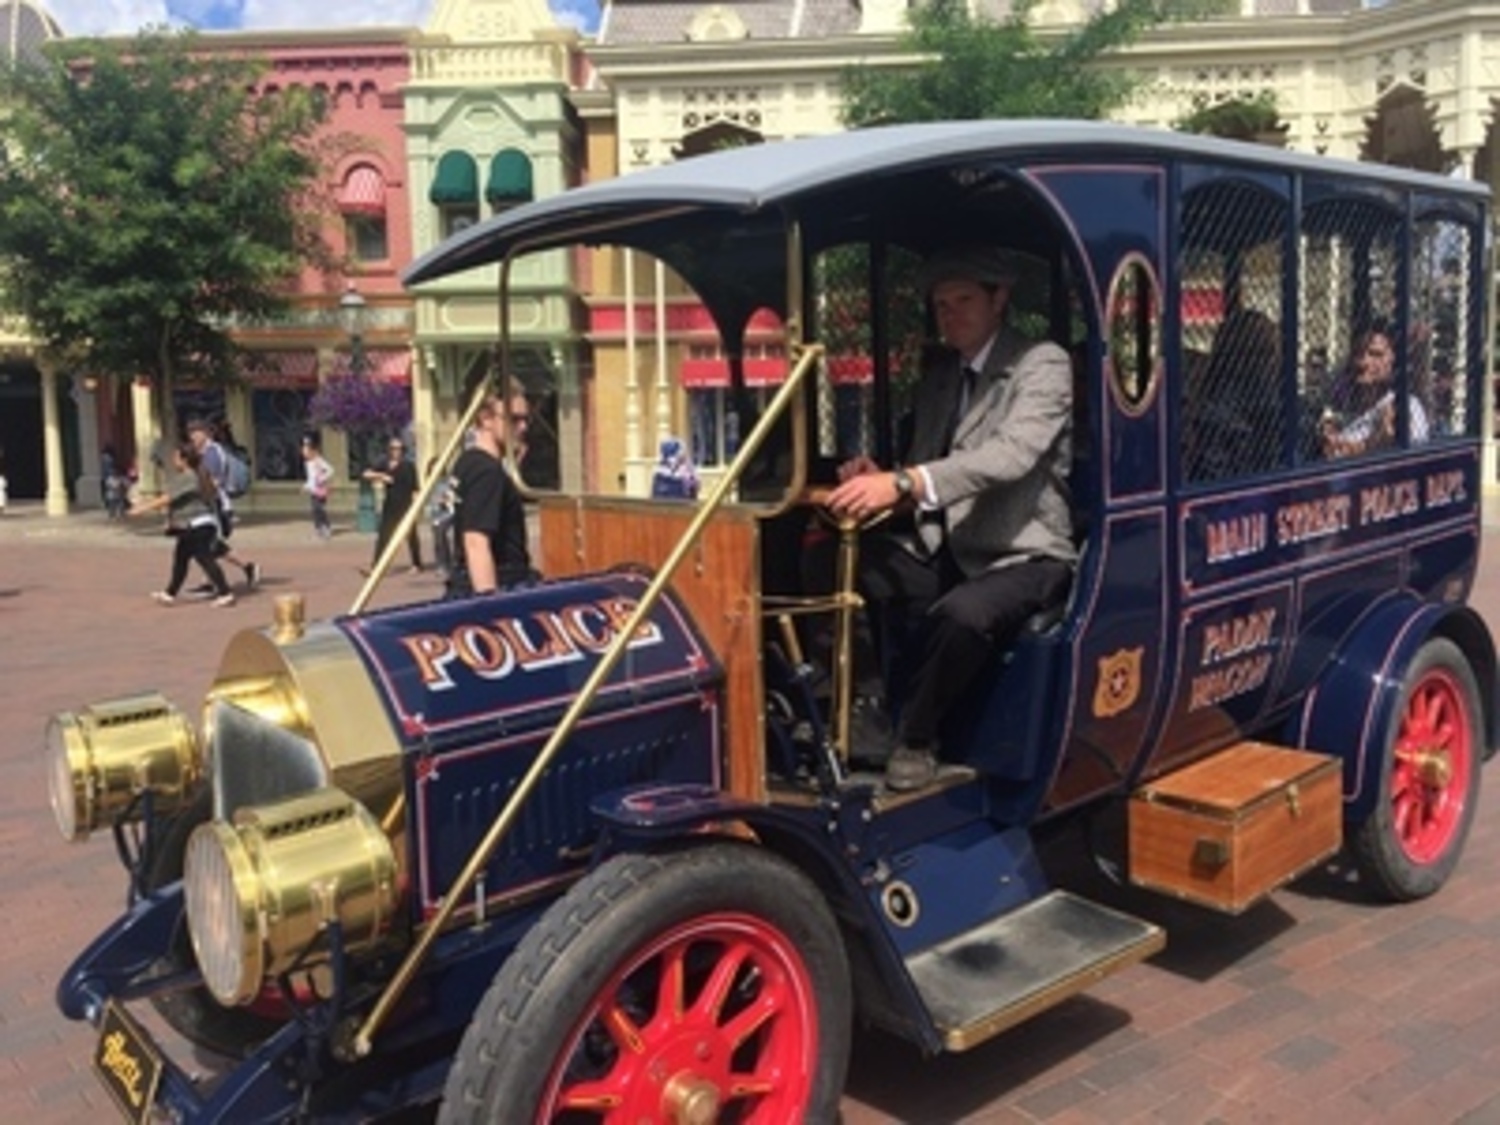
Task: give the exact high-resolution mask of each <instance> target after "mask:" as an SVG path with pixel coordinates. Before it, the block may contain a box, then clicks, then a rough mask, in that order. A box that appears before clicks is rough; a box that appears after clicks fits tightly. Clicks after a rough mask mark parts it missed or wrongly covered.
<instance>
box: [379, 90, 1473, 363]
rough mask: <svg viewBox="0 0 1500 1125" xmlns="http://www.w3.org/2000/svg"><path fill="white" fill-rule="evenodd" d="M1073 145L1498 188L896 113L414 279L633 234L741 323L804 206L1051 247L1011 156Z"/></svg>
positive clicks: (532, 228) (583, 209) (1147, 139)
mask: <svg viewBox="0 0 1500 1125" xmlns="http://www.w3.org/2000/svg"><path fill="white" fill-rule="evenodd" d="M1070 158H1071V159H1080V158H1086V159H1088V160H1089V161H1091V162H1093V161H1099V160H1135V161H1141V160H1153V159H1154V160H1162V159H1174V158H1175V159H1187V160H1192V159H1194V158H1197V159H1204V160H1215V161H1219V162H1226V161H1227V162H1233V163H1236V164H1239V165H1242V166H1244V167H1245V168H1246V169H1247V170H1250V171H1277V172H1283V173H1284V172H1286V171H1288V170H1300V171H1303V172H1307V173H1314V174H1319V175H1323V176H1329V175H1338V174H1340V173H1343V174H1348V175H1353V176H1357V177H1359V178H1360V179H1361V180H1362V181H1364V182H1366V183H1369V182H1371V181H1375V182H1377V183H1380V184H1383V185H1385V186H1387V187H1390V188H1397V189H1402V188H1404V189H1408V190H1410V189H1424V188H1425V189H1428V190H1434V189H1440V190H1441V191H1442V192H1443V193H1444V194H1445V195H1448V196H1449V197H1450V198H1451V197H1452V196H1453V194H1454V193H1458V194H1460V195H1467V196H1471V197H1473V199H1474V200H1476V201H1479V200H1483V199H1485V198H1487V197H1488V188H1487V187H1485V186H1484V185H1482V184H1478V183H1465V182H1460V181H1454V180H1451V179H1445V178H1441V177H1437V176H1433V175H1429V174H1425V173H1419V172H1412V171H1408V170H1405V169H1398V168H1392V167H1388V166H1385V165H1375V164H1365V163H1355V162H1352V161H1343V160H1335V159H1331V158H1327V157H1316V156H1309V155H1304V154H1298V153H1294V152H1287V151H1284V150H1279V149H1270V148H1266V147H1264V146H1260V145H1253V144H1243V143H1238V142H1228V141H1221V140H1217V139H1213V138H1205V137H1199V136H1194V135H1190V134H1184V133H1175V132H1170V131H1167V130H1160V129H1146V128H1139V127H1135V126H1126V125H1117V124H1109V123H1100V122H1092V121H1057V120H1026V121H961V122H939V123H927V124H917V125H890V126H879V127H874V128H869V129H861V130H855V131H850V132H844V133H832V134H827V135H823V136H817V137H809V138H804V139H800V140H792V141H779V142H773V143H767V144H758V145H747V146H745V147H741V148H735V149H727V150H721V151H718V152H714V153H709V154H706V155H702V156H694V157H690V158H687V159H684V160H680V161H677V162H675V163H672V164H665V165H660V166H658V167H654V168H648V169H644V170H641V171H637V172H631V173H628V174H626V175H622V176H619V177H617V178H614V179H610V180H602V181H599V182H597V183H593V184H588V185H585V186H583V187H579V188H575V189H573V190H571V191H566V192H562V193H559V194H557V195H554V196H550V197H548V198H545V199H540V200H537V201H535V202H533V203H530V204H527V205H525V206H522V207H518V208H515V209H513V210H510V211H506V212H504V213H503V214H500V215H496V216H494V217H492V218H490V219H488V220H486V221H484V222H482V223H478V224H476V225H474V226H472V227H470V228H468V229H467V230H464V231H462V232H460V233H459V234H457V235H455V236H453V237H452V238H450V239H448V240H447V241H445V242H443V243H442V244H441V245H439V246H437V247H435V248H434V249H432V250H430V251H428V252H427V253H426V254H424V255H423V256H422V257H420V258H418V259H417V260H416V261H415V262H413V263H412V264H411V266H409V267H408V268H407V269H406V271H405V272H404V273H403V275H402V280H403V281H404V282H405V283H406V284H407V285H418V284H421V283H422V282H425V281H432V280H435V279H437V278H441V277H446V276H448V275H450V274H454V273H459V272H462V271H464V270H469V269H474V268H477V267H480V266H485V265H490V264H493V263H495V262H498V261H501V260H503V259H505V258H507V257H509V256H510V255H513V254H527V253H532V252H536V251H540V250H547V249H555V248H558V247H562V246H567V245H573V244H582V245H606V244H610V245H618V246H625V247H631V248H634V249H636V250H640V251H644V252H646V253H649V254H652V255H654V256H655V257H657V258H659V259H661V260H662V261H663V262H665V263H666V264H667V265H668V266H670V267H671V268H672V269H673V270H674V271H676V272H677V273H678V274H679V275H680V276H681V277H683V278H684V279H685V280H686V281H687V283H688V284H689V285H691V286H692V287H693V288H694V289H695V290H696V291H697V293H698V294H699V296H700V298H701V299H702V300H703V301H704V302H705V303H706V304H707V305H708V306H709V307H710V308H711V309H712V311H713V313H714V316H715V318H716V320H718V322H719V323H720V325H721V327H722V328H724V329H725V330H726V331H727V332H729V333H733V332H734V331H735V327H734V326H735V325H736V324H738V323H740V322H743V320H745V319H746V318H748V317H749V316H750V314H751V313H753V312H754V311H755V310H756V309H758V308H771V309H773V310H775V311H777V312H779V313H783V314H784V313H785V311H786V310H785V309H783V308H781V304H782V302H783V300H784V290H785V285H784V282H785V278H786V265H785V252H786V240H785V237H784V232H785V229H786V225H787V223H788V222H789V221H791V220H794V219H795V220H796V221H798V222H800V223H801V225H802V233H803V240H804V246H805V248H806V250H807V251H808V252H809V253H817V252H818V251H820V250H822V249H824V248H826V247H829V246H834V245H838V244H840V243H844V242H871V243H873V242H884V243H887V244H890V245H898V246H904V247H906V248H908V249H911V250H913V251H915V252H917V253H923V252H925V251H927V250H929V249H931V248H932V247H934V246H936V245H940V244H943V243H948V242H952V241H954V240H955V239H970V238H973V239H984V240H987V241H993V242H996V243H998V244H1001V245H1006V246H1009V247H1011V248H1013V249H1017V250H1023V251H1030V252H1032V253H1036V254H1040V255H1042V256H1045V254H1046V251H1047V250H1048V249H1049V247H1050V246H1052V245H1054V243H1055V232H1056V221H1055V216H1053V215H1051V214H1050V213H1049V212H1048V211H1047V210H1046V209H1045V208H1046V204H1045V203H1044V201H1043V200H1042V199H1041V198H1040V197H1039V195H1038V194H1037V193H1035V192H1032V191H1029V190H1018V189H1021V188H1022V185H1021V181H1020V180H1019V179H1018V177H1017V176H1016V174H1015V172H1014V171H1013V169H1016V168H1019V167H1022V166H1024V165H1026V164H1029V163H1038V162H1046V161H1057V160H1062V159H1070ZM1000 193H1005V197H1004V198H1003V199H1002V198H1001V195H1000ZM997 215H1001V216H1003V226H997Z"/></svg>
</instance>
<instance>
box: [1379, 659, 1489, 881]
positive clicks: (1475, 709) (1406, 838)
mask: <svg viewBox="0 0 1500 1125" xmlns="http://www.w3.org/2000/svg"><path fill="white" fill-rule="evenodd" d="M1481 730H1482V722H1481V704H1480V698H1479V687H1478V684H1477V682H1476V681H1475V678H1474V672H1473V670H1472V669H1471V668H1470V667H1469V662H1468V661H1467V660H1466V659H1465V658H1464V654H1463V652H1462V651H1460V649H1459V648H1458V646H1457V645H1455V644H1454V643H1453V642H1452V641H1449V640H1446V639H1444V638H1436V639H1434V640H1431V641H1428V642H1427V644H1425V645H1424V646H1423V647H1422V649H1421V650H1420V651H1419V652H1418V653H1417V658H1416V659H1415V660H1414V661H1413V662H1412V666H1411V669H1410V671H1409V673H1408V675H1407V680H1406V687H1405V689H1404V690H1403V692H1402V695H1401V700H1400V703H1399V705H1398V707H1397V708H1396V712H1395V720H1394V729H1393V730H1391V731H1390V732H1389V734H1388V735H1387V744H1386V753H1385V760H1384V762H1383V763H1382V771H1381V779H1380V797H1379V800H1378V802H1377V804H1376V806H1375V809H1374V811H1373V812H1372V813H1371V814H1370V816H1369V817H1368V818H1367V819H1366V820H1365V821H1364V822H1363V823H1362V824H1360V825H1358V826H1357V828H1356V830H1355V834H1354V849H1355V855H1356V857H1357V859H1358V861H1359V866H1360V870H1361V872H1362V874H1363V875H1364V877H1365V879H1366V881H1367V882H1369V883H1370V884H1371V885H1372V886H1373V887H1374V888H1375V889H1376V890H1378V891H1380V892H1381V893H1383V894H1385V895H1386V896H1387V897H1389V898H1391V899H1393V900H1395V901H1398V902H1405V901H1409V900H1411V899H1418V898H1425V897H1426V896H1427V895H1430V894H1432V893H1433V892H1434V891H1436V890H1437V889H1438V888H1439V887H1441V886H1442V885H1443V884H1444V883H1445V882H1447V881H1448V877H1449V876H1450V875H1452V874H1453V870H1454V868H1455V867H1456V866H1457V864H1458V859H1459V856H1460V854H1462V852H1463V847H1464V841H1465V839H1466V838H1467V837H1468V834H1469V825H1470V824H1471V823H1472V822H1473V819H1474V810H1475V808H1476V807H1477V805H1478V799H1479V753H1480V747H1481V746H1482V745H1483V741H1484V740H1483V738H1482V737H1481Z"/></svg>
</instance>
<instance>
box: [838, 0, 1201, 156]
mask: <svg viewBox="0 0 1500 1125" xmlns="http://www.w3.org/2000/svg"><path fill="white" fill-rule="evenodd" d="M1036 4H1037V0H1016V3H1015V5H1014V6H1013V7H1012V8H1011V11H1010V14H1009V15H1008V16H1007V17H1006V18H1005V19H1004V20H1002V21H1000V22H996V21H994V20H990V19H987V18H985V17H983V16H976V15H973V14H971V13H970V10H969V5H968V4H967V3H966V0H928V2H926V3H923V4H921V5H919V6H917V7H913V8H911V9H909V20H910V25H909V28H908V30H907V31H906V32H905V33H904V34H903V36H902V37H901V41H900V45H901V47H902V48H903V49H904V51H905V52H906V53H908V54H909V55H915V56H916V57H917V61H916V62H915V64H912V65H905V66H891V65H883V66H878V67H877V66H872V65H870V64H861V65H857V66H854V67H851V68H849V69H848V70H846V71H845V72H844V76H843V92H844V99H845V101H844V110H843V117H844V123H845V124H846V125H850V126H861V125H873V124H880V123H885V122H910V121H942V120H969V121H972V120H982V119H986V118H997V117H1081V118H1100V117H1104V116H1106V115H1107V114H1108V113H1109V112H1110V111H1111V110H1113V109H1116V108H1118V107H1119V106H1120V105H1122V104H1123V103H1124V102H1125V101H1126V99H1128V98H1129V97H1130V95H1131V93H1132V92H1133V91H1134V90H1135V87H1136V84H1137V80H1136V79H1135V77H1134V76H1133V75H1131V74H1130V72H1129V71H1128V70H1126V69H1125V68H1122V67H1102V66H1099V65H1097V64H1098V62H1099V60H1100V59H1101V58H1102V57H1103V56H1105V55H1107V54H1109V53H1110V52H1112V51H1116V50H1118V49H1120V48H1121V47H1125V46H1128V45H1129V44H1131V43H1134V42H1135V41H1136V40H1138V39H1139V38H1140V37H1141V35H1142V34H1143V33H1144V32H1146V31H1148V30H1150V29H1151V28H1153V27H1157V26H1160V25H1162V24H1165V23H1171V22H1175V21H1179V20H1184V19H1191V18H1196V17H1199V16H1202V15H1205V14H1207V13H1208V12H1210V11H1212V10H1216V9H1218V8H1220V7H1221V5H1220V4H1218V3H1217V0H1120V3H1119V4H1118V5H1117V6H1115V7H1113V8H1109V9H1102V10H1099V11H1097V12H1095V13H1094V14H1093V15H1091V16H1090V17H1089V18H1088V20H1087V21H1086V22H1084V23H1082V24H1080V25H1078V26H1077V27H1071V28H1064V29H1058V30H1056V31H1052V30H1047V31H1045V32H1043V33H1042V34H1038V33H1037V32H1035V31H1034V30H1033V29H1032V26H1031V14H1032V12H1033V10H1034V9H1035V8H1036Z"/></svg>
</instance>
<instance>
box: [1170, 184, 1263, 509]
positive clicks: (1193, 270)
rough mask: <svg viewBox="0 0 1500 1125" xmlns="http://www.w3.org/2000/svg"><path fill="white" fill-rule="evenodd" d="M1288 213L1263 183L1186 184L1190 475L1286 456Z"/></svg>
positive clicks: (1248, 467) (1198, 477)
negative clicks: (1286, 251)
mask: <svg viewBox="0 0 1500 1125" xmlns="http://www.w3.org/2000/svg"><path fill="white" fill-rule="evenodd" d="M1288 221H1289V206H1288V204H1287V201H1286V199H1285V197H1284V196H1283V195H1282V194H1280V193H1278V192H1276V191H1273V190H1271V189H1270V188H1269V187H1267V186H1264V185H1261V184H1255V183H1250V182H1247V181H1243V180H1237V179H1231V178H1225V179H1218V180H1210V181H1208V182H1206V183H1204V184H1201V185H1200V186H1198V187H1195V188H1193V189H1191V190H1189V191H1188V192H1186V193H1184V196H1183V211H1182V240H1181V244H1180V245H1181V250H1180V260H1179V263H1178V276H1179V278H1180V294H1181V314H1182V316H1181V321H1182V362H1181V371H1182V421H1183V425H1182V464H1183V470H1182V471H1183V476H1184V478H1185V479H1186V480H1188V481H1190V482H1194V483H1198V482H1210V481H1219V480H1228V479H1233V478H1238V477H1243V476H1249V475H1253V474H1255V473H1263V472H1268V471H1270V470H1273V469H1276V468H1279V467H1281V466H1283V465H1285V464H1286V463H1287V460H1288V458H1287V455H1286V449H1287V425H1286V416H1285V415H1286V410H1285V406H1284V403H1285V392H1284V385H1285V370H1286V364H1285V362H1284V358H1285V357H1284V356H1283V349H1282V341H1283V339H1284V338H1285V335H1286V332H1285V319H1286V318H1285V315H1284V310H1283V296H1282V294H1283V291H1284V289H1283V281H1284V278H1285V276H1286V268H1287V263H1286V261H1285V257H1286V255H1285V245H1286V234H1287V227H1288Z"/></svg>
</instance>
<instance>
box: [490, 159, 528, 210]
mask: <svg viewBox="0 0 1500 1125" xmlns="http://www.w3.org/2000/svg"><path fill="white" fill-rule="evenodd" d="M484 197H485V199H487V200H489V201H490V203H491V204H500V203H526V202H528V201H529V200H530V199H531V198H532V190H531V161H530V160H528V159H527V157H526V154H525V153H524V152H519V151H517V150H516V149H513V148H508V149H504V150H503V151H501V152H497V153H496V154H495V159H493V160H491V161H490V182H489V183H488V184H486V185H485V189H484Z"/></svg>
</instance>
